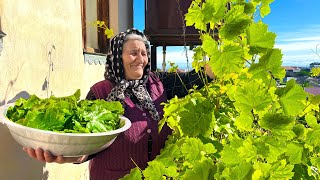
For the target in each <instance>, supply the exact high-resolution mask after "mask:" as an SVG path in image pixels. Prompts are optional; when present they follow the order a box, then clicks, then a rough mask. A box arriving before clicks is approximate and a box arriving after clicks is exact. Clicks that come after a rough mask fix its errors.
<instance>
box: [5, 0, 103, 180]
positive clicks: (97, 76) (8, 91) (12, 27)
mask: <svg viewBox="0 0 320 180" xmlns="http://www.w3.org/2000/svg"><path fill="white" fill-rule="evenodd" d="M80 13H81V11H80V1H79V0H67V1H65V0H55V1H52V0H41V1H40V0H24V1H21V0H1V1H0V16H1V28H2V31H4V32H5V33H6V34H7V35H6V36H5V37H4V38H3V41H4V47H3V51H2V52H1V55H0V105H3V104H6V103H8V102H12V101H14V100H15V99H16V98H18V97H21V96H25V95H28V94H36V95H38V96H39V97H47V95H49V96H50V95H51V94H53V95H55V96H66V95H70V94H72V93H74V92H75V91H76V90H77V89H81V92H82V98H84V97H85V94H86V93H87V91H88V90H89V87H90V86H91V85H92V84H93V83H95V82H97V81H99V80H102V79H103V73H104V66H103V65H89V64H85V63H84V60H83V54H82V29H81V28H82V27H81V14H80ZM46 81H47V82H49V84H48V83H46ZM0 143H1V145H0V179H1V180H13V179H14V180H15V179H17V180H18V179H26V180H29V179H30V180H38V179H56V180H57V179H77V180H78V179H81V178H84V177H85V175H84V174H85V172H86V168H87V164H83V165H73V164H68V165H58V164H47V165H46V164H45V163H42V162H39V161H36V160H33V159H31V158H29V157H28V156H27V155H26V154H25V153H24V152H23V151H22V147H21V146H20V145H18V144H17V143H16V142H15V141H14V140H13V139H12V138H11V135H10V134H9V132H8V130H7V128H6V126H4V125H2V124H1V123H0ZM46 170H48V171H47V172H46ZM57 172H58V173H57ZM43 173H45V174H44V175H43ZM47 176H48V177H47Z"/></svg>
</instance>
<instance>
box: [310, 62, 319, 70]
mask: <svg viewBox="0 0 320 180" xmlns="http://www.w3.org/2000/svg"><path fill="white" fill-rule="evenodd" d="M317 67H320V62H313V63H311V64H310V69H312V68H317Z"/></svg>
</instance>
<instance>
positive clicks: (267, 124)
mask: <svg viewBox="0 0 320 180" xmlns="http://www.w3.org/2000/svg"><path fill="white" fill-rule="evenodd" d="M272 2H273V0H249V1H248V0H221V1H218V0H205V1H201V0H194V1H193V2H192V4H191V6H190V8H189V10H188V13H187V14H186V15H185V20H186V25H188V26H194V27H195V28H196V29H198V31H199V33H200V34H201V40H202V45H201V46H198V47H197V48H195V49H194V51H195V54H194V56H193V58H194V62H193V63H192V66H193V68H194V69H196V71H201V70H202V69H203V68H202V67H204V65H205V64H209V66H210V67H211V69H212V71H213V72H214V74H215V79H214V81H212V82H211V83H208V84H206V86H205V87H203V88H202V89H200V90H190V93H189V94H188V95H187V96H186V97H184V98H177V97H175V98H173V99H171V100H170V101H168V102H166V103H164V118H163V119H162V120H161V121H160V123H159V127H160V128H161V127H162V126H164V124H167V125H168V126H169V127H170V128H171V129H172V130H173V134H172V135H171V136H169V139H168V140H167V142H166V146H165V147H164V148H163V149H162V150H161V153H160V155H158V156H157V157H156V158H155V159H154V160H153V161H151V162H149V163H148V165H149V166H148V167H147V168H146V169H144V170H139V173H138V174H139V177H141V178H145V179H253V180H260V179H319V178H320V176H319V173H320V172H319V166H320V138H319V137H320V125H319V120H320V112H319V111H320V110H319V107H320V106H319V105H320V97H319V96H313V95H311V94H307V93H306V92H305V91H304V90H303V88H302V87H301V86H300V85H298V84H297V83H296V82H295V81H293V80H291V81H289V82H288V83H287V84H286V86H285V87H284V88H280V87H277V85H276V84H277V83H276V81H277V80H279V79H280V80H281V79H282V78H284V76H285V70H284V69H283V68H282V67H281V64H282V52H281V50H280V49H276V48H274V44H275V38H276V34H275V33H273V32H269V30H268V26H267V25H266V24H264V23H263V21H262V20H261V19H262V18H263V17H265V16H266V15H268V14H269V13H270V12H271V9H270V3H272ZM227 3H228V4H227ZM228 6H230V7H231V8H230V10H229V9H228ZM259 17H260V18H259ZM255 19H259V20H258V21H255ZM216 30H218V31H219V33H218V34H216V33H215V32H216ZM136 169H137V168H136ZM134 172H135V173H132V174H129V175H127V176H126V177H127V178H128V177H131V175H132V177H137V175H136V172H138V171H137V170H135V171H134Z"/></svg>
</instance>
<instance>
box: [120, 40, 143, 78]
mask: <svg viewBox="0 0 320 180" xmlns="http://www.w3.org/2000/svg"><path fill="white" fill-rule="evenodd" d="M122 61H123V62H122V63H123V68H124V76H125V79H126V80H136V79H140V78H141V77H142V76H143V70H144V67H145V66H146V65H147V63H148V55H147V50H146V46H145V44H144V43H143V42H142V41H140V40H132V39H130V40H128V41H127V42H126V43H124V45H123V51H122Z"/></svg>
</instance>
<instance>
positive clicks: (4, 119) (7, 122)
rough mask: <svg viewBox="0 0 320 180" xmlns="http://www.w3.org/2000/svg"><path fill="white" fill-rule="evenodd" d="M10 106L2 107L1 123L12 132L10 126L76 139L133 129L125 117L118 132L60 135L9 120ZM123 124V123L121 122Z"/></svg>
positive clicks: (116, 131)
mask: <svg viewBox="0 0 320 180" xmlns="http://www.w3.org/2000/svg"><path fill="white" fill-rule="evenodd" d="M10 106H14V103H9V104H5V105H3V106H0V122H1V123H3V124H5V125H7V126H8V129H9V130H10V127H9V126H16V127H18V128H24V129H28V130H30V131H34V132H42V133H46V134H51V135H59V136H75V137H77V136H78V137H81V136H86V137H88V136H107V135H114V134H119V133H121V132H124V131H126V130H128V129H129V128H130V127H131V121H130V120H129V119H128V118H127V117H125V116H120V118H121V119H122V120H123V121H124V122H125V124H124V125H123V126H122V127H121V128H119V129H116V130H112V131H107V132H100V133H62V132H61V133H60V132H53V131H48V130H42V129H36V128H31V127H28V126H23V125H21V124H18V123H15V122H13V121H11V120H9V119H8V118H7V117H6V115H5V114H6V113H7V109H8V108H9V107H10ZM120 123H121V122H120Z"/></svg>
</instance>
